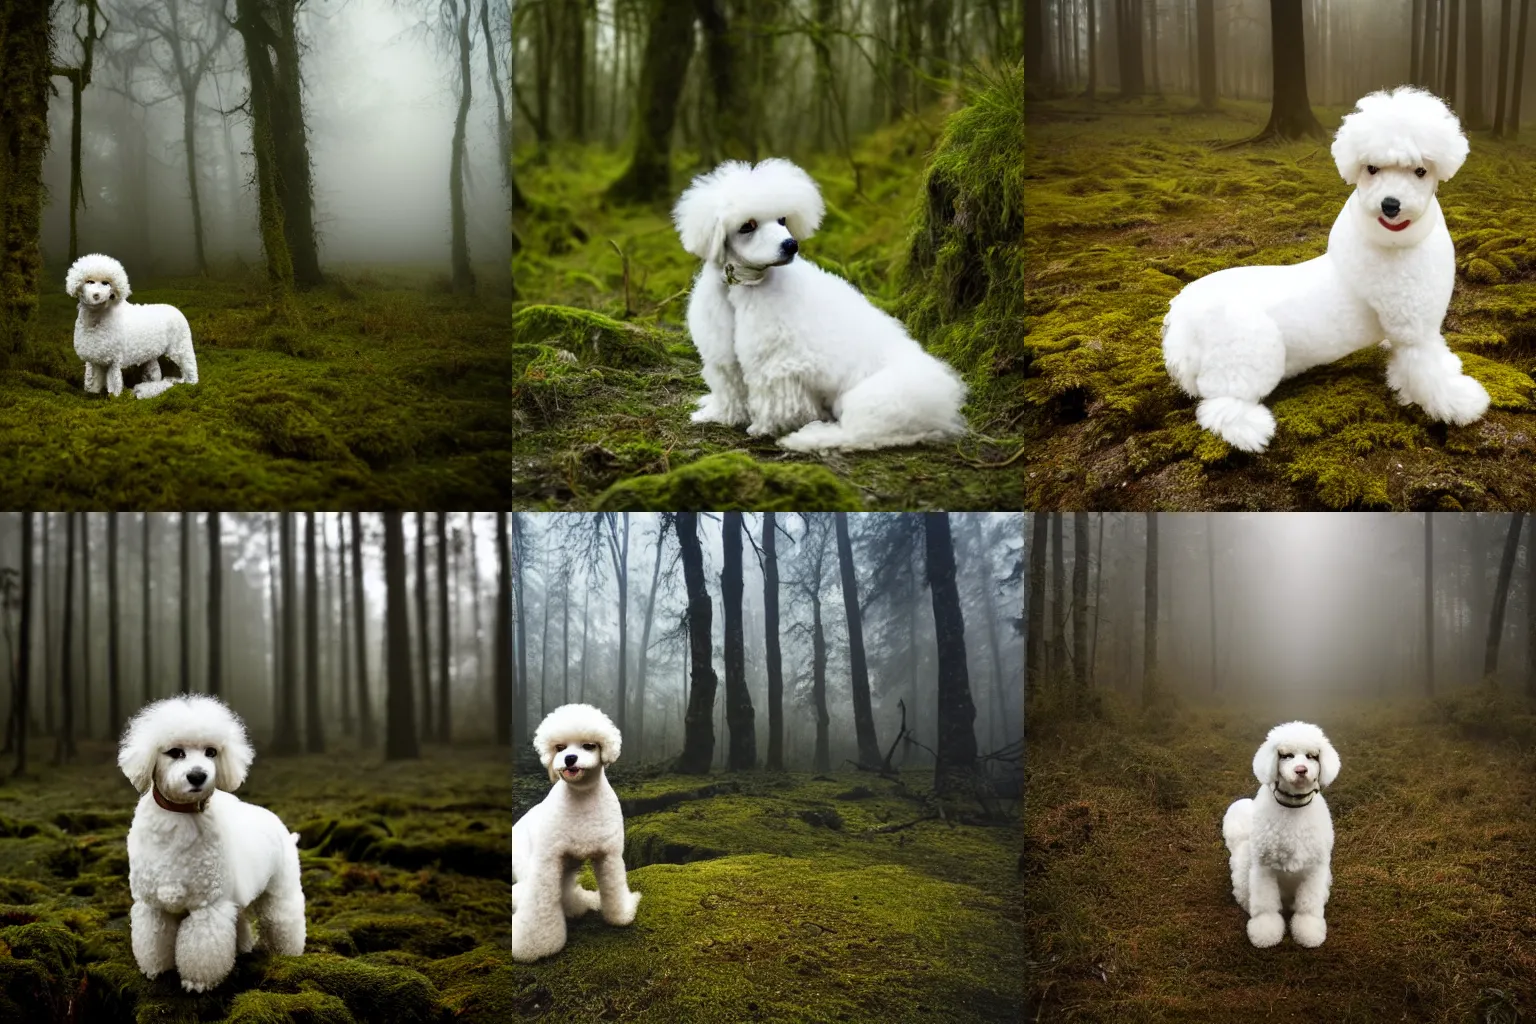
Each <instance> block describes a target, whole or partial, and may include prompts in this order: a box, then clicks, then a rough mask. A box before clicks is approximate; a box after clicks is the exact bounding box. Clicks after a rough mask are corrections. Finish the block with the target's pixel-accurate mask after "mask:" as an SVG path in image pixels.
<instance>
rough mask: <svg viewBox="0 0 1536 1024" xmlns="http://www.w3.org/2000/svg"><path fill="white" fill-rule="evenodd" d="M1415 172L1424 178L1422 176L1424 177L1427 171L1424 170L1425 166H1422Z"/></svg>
mask: <svg viewBox="0 0 1536 1024" xmlns="http://www.w3.org/2000/svg"><path fill="white" fill-rule="evenodd" d="M1413 173H1414V174H1416V175H1418V176H1419V177H1421V178H1422V177H1424V173H1425V172H1424V168H1422V167H1420V168H1419V169H1418V170H1416V171H1414V172H1413Z"/></svg>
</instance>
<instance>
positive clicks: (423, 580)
mask: <svg viewBox="0 0 1536 1024" xmlns="http://www.w3.org/2000/svg"><path fill="white" fill-rule="evenodd" d="M415 515H416V628H417V631H418V632H417V640H418V641H419V642H418V643H417V645H416V668H417V679H418V680H420V683H421V716H420V721H419V722H418V723H417V725H418V726H419V727H420V730H421V735H422V738H424V739H425V738H427V737H430V736H431V735H432V654H431V650H432V642H431V637H430V635H429V634H430V633H431V626H430V624H429V621H428V618H427V514H426V513H425V512H417V513H416V514H415Z"/></svg>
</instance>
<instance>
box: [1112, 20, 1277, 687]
mask: <svg viewBox="0 0 1536 1024" xmlns="http://www.w3.org/2000/svg"><path fill="white" fill-rule="evenodd" d="M1274 2H1277V3H1278V2H1279V0H1274ZM1145 515H1146V517H1147V566H1146V568H1147V571H1146V581H1145V586H1144V588H1143V602H1144V605H1145V609H1146V612H1145V614H1146V619H1145V621H1144V623H1143V627H1142V629H1143V631H1142V648H1141V650H1142V654H1141V703H1142V706H1146V705H1148V704H1150V703H1152V698H1153V696H1154V695H1155V694H1156V692H1157V686H1158V683H1157V513H1156V512H1147V513H1145Z"/></svg>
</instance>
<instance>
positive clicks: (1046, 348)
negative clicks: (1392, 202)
mask: <svg viewBox="0 0 1536 1024" xmlns="http://www.w3.org/2000/svg"><path fill="white" fill-rule="evenodd" d="M1192 107H1193V101H1191V100H1188V99H1183V98H1170V99H1155V100H1154V99H1149V100H1146V101H1140V102H1134V103H1119V102H1100V103H1097V104H1093V105H1090V104H1088V103H1087V102H1086V101H1083V100H1062V101H1048V102H1031V104H1030V105H1029V108H1028V110H1029V122H1028V129H1029V136H1028V145H1027V147H1026V157H1025V167H1026V173H1027V177H1028V184H1027V194H1028V198H1029V202H1028V203H1027V205H1026V207H1025V214H1024V224H1025V237H1026V254H1027V255H1026V265H1027V273H1026V275H1025V279H1024V287H1025V289H1026V292H1027V313H1028V316H1029V321H1028V334H1027V336H1026V337H1025V343H1026V355H1025V358H1026V360H1028V361H1029V362H1030V366H1029V369H1028V370H1027V371H1026V372H1027V374H1028V375H1029V379H1028V380H1027V381H1026V386H1025V390H1024V396H1025V398H1026V400H1027V401H1028V403H1029V404H1030V406H1031V408H1032V411H1031V412H1030V413H1029V415H1028V416H1027V417H1026V420H1025V423H1026V432H1027V434H1028V435H1029V437H1030V438H1031V439H1032V445H1031V451H1030V454H1029V455H1027V456H1026V459H1025V462H1026V466H1027V473H1026V475H1027V485H1026V486H1027V501H1028V505H1027V506H1026V507H1029V508H1072V507H1076V508H1085V507H1094V508H1126V509H1202V508H1203V509H1209V508H1218V509H1243V508H1276V509H1312V508H1330V509H1357V508H1383V509H1439V508H1444V509H1458V508H1465V509H1493V510H1498V509H1511V508H1528V507H1530V505H1531V502H1532V501H1533V500H1536V474H1533V473H1531V472H1530V465H1531V459H1532V456H1533V455H1536V415H1533V413H1536V405H1533V404H1532V393H1531V388H1532V382H1531V377H1530V374H1531V372H1532V371H1533V370H1536V345H1533V344H1532V342H1533V340H1536V332H1533V331H1532V329H1531V327H1530V320H1531V313H1532V312H1533V311H1536V209H1533V207H1532V206H1531V204H1530V203H1529V202H1528V196H1529V193H1530V191H1531V188H1532V186H1533V185H1536V175H1533V172H1532V171H1531V170H1530V168H1531V167H1532V161H1533V158H1536V147H1533V146H1532V145H1531V144H1530V143H1526V142H1510V141H1503V140H1496V139H1493V138H1490V137H1489V136H1488V135H1487V133H1480V132H1474V133H1472V136H1471V142H1472V153H1471V157H1470V159H1468V161H1467V163H1466V166H1465V167H1464V168H1463V169H1462V171H1461V173H1459V174H1458V175H1457V176H1456V177H1455V178H1454V179H1453V180H1451V181H1448V182H1445V183H1444V184H1443V185H1441V187H1440V204H1441V207H1442V209H1443V210H1444V211H1445V218H1446V222H1447V224H1448V226H1449V227H1450V231H1451V236H1452V238H1453V239H1454V240H1455V242H1456V251H1457V278H1456V292H1455V296H1454V298H1453V299H1452V301H1451V308H1450V312H1449V314H1448V315H1447V317H1446V321H1445V325H1444V330H1445V335H1446V338H1447V340H1448V341H1449V342H1450V344H1451V347H1452V349H1454V350H1455V351H1456V352H1457V353H1459V354H1460V355H1461V358H1462V362H1463V366H1464V368H1465V369H1466V372H1467V373H1469V374H1471V375H1472V376H1473V377H1475V378H1477V379H1478V380H1480V381H1481V382H1482V383H1483V384H1484V386H1485V387H1487V389H1488V392H1489V394H1490V395H1491V396H1492V398H1493V408H1492V409H1491V410H1490V412H1489V413H1488V415H1487V416H1486V417H1485V418H1484V419H1483V420H1481V421H1479V422H1477V423H1473V424H1470V425H1468V426H1465V427H1448V426H1446V425H1444V424H1439V423H1434V422H1431V421H1430V420H1428V419H1427V418H1426V417H1425V416H1424V415H1423V413H1421V412H1420V411H1419V410H1418V409H1417V408H1412V407H1403V406H1399V405H1398V404H1397V402H1396V400H1395V398H1394V396H1393V395H1392V393H1391V392H1390V391H1389V390H1388V388H1387V386H1386V383H1385V380H1384V373H1385V365H1386V360H1385V353H1384V352H1382V351H1380V350H1374V349H1373V350H1369V351H1365V352H1359V353H1356V354H1355V355H1353V356H1350V357H1348V358H1346V359H1343V360H1340V361H1339V362H1337V363H1334V364H1332V365H1329V366H1326V367H1321V368H1319V369H1315V370H1312V371H1310V372H1307V373H1304V374H1301V375H1300V376H1298V377H1295V378H1293V379H1291V380H1288V381H1285V382H1283V383H1282V384H1281V385H1280V387H1279V388H1278V389H1277V390H1276V391H1275V392H1274V394H1273V395H1271V396H1270V398H1269V399H1268V400H1267V402H1268V404H1269V405H1270V407H1271V408H1272V409H1273V411H1274V413H1275V418H1276V419H1277V421H1278V423H1279V427H1278V431H1277V433H1276V436H1275V440H1274V441H1273V442H1272V444H1271V445H1270V448H1269V450H1268V451H1267V452H1264V453H1262V454H1259V455H1249V454H1245V453H1242V452H1238V451H1236V450H1235V449H1232V448H1231V447H1229V446H1228V445H1227V444H1226V443H1225V442H1223V441H1222V440H1220V439H1219V438H1217V437H1215V436H1214V435H1212V434H1208V433H1206V432H1204V431H1202V430H1200V429H1199V427H1198V426H1196V424H1195V419H1194V402H1193V401H1192V400H1191V399H1189V398H1187V397H1184V396H1182V395H1181V394H1180V393H1179V392H1178V390H1177V388H1176V387H1175V385H1174V384H1173V382H1172V380H1171V379H1170V378H1169V377H1168V374H1167V372H1166V371H1165V370H1164V368H1163V363H1162V352H1161V349H1160V347H1159V345H1160V336H1159V329H1160V325H1161V322H1162V317H1163V315H1164V314H1165V313H1166V312H1167V308H1168V300H1169V299H1171V298H1172V297H1173V296H1174V295H1176V294H1177V293H1178V291H1179V289H1180V288H1182V287H1183V286H1184V285H1185V284H1186V283H1187V282H1189V281H1192V280H1195V279H1196V278H1198V277H1201V276H1203V275H1206V274H1209V273H1212V272H1214V271H1217V270H1222V269H1225V268H1227V267H1233V266H1241V265H1249V264H1289V263H1298V262H1301V261H1303V260H1307V259H1311V258H1312V257H1314V256H1318V255H1321V254H1322V252H1323V251H1324V250H1325V248H1326V246H1327V239H1328V230H1329V228H1330V227H1331V226H1332V224H1333V221H1334V218H1335V217H1336V216H1337V214H1338V211H1339V209H1340V207H1341V206H1342V205H1343V203H1344V201H1345V199H1346V198H1347V197H1348V195H1349V189H1348V187H1347V186H1346V185H1345V184H1344V183H1343V182H1342V181H1340V180H1339V177H1338V173H1337V171H1336V170H1335V169H1334V165H1333V160H1332V158H1331V156H1330V155H1329V151H1328V143H1327V142H1326V141H1321V140H1310V141H1303V142H1296V143H1288V144H1283V145H1275V144H1266V145H1262V146H1242V147H1238V148H1231V149H1217V148H1216V144H1218V143H1221V142H1230V141H1233V140H1238V139H1242V138H1244V137H1246V136H1251V135H1253V134H1255V133H1256V132H1257V131H1258V130H1259V128H1261V127H1262V126H1263V124H1264V121H1265V118H1266V117H1267V115H1268V109H1267V106H1264V105H1260V104H1251V103H1235V102H1223V104H1222V109H1221V111H1220V112H1219V113H1214V114H1201V113H1197V112H1194V111H1193V110H1192V109H1191V108H1192ZM1344 113H1345V111H1344V110H1343V109H1319V110H1317V114H1318V119H1319V120H1320V121H1321V122H1322V123H1323V125H1324V127H1326V128H1328V129H1330V130H1332V129H1333V128H1334V127H1336V126H1337V125H1338V122H1339V119H1340V118H1341V117H1342V115H1343V114H1344Z"/></svg>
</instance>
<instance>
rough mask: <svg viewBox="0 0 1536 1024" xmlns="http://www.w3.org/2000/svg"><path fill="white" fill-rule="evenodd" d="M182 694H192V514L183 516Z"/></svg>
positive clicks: (180, 676)
mask: <svg viewBox="0 0 1536 1024" xmlns="http://www.w3.org/2000/svg"><path fill="white" fill-rule="evenodd" d="M180 567H181V589H180V591H179V592H178V594H177V597H178V598H179V600H180V602H181V652H180V653H181V660H180V661H179V663H178V664H179V665H180V667H181V671H180V673H179V678H180V680H181V692H182V693H191V692H192V513H191V512H183V513H182V514H181V560H180Z"/></svg>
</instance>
